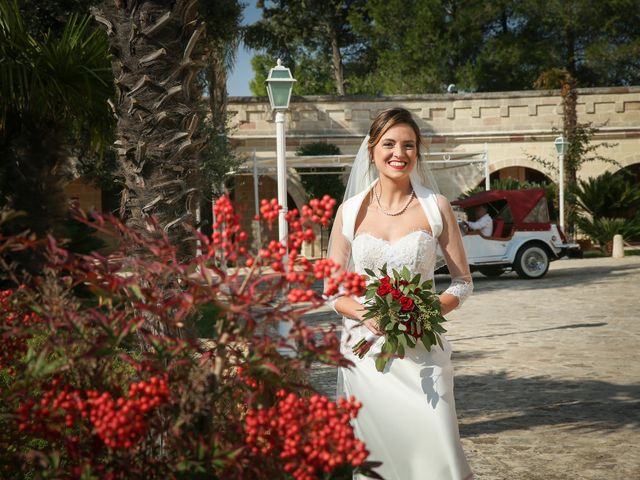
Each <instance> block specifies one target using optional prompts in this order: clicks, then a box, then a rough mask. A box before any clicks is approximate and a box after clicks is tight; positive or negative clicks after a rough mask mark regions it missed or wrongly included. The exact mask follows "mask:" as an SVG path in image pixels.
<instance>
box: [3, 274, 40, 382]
mask: <svg viewBox="0 0 640 480" xmlns="http://www.w3.org/2000/svg"><path fill="white" fill-rule="evenodd" d="M21 288H22V287H21ZM14 294H15V291H14V290H0V369H6V370H7V372H8V373H9V374H11V375H13V374H14V373H15V365H16V363H17V362H18V361H19V360H20V358H22V356H23V355H24V353H25V352H26V351H27V341H28V340H29V339H30V338H31V335H30V334H29V333H28V330H29V328H30V327H32V326H33V325H36V324H37V323H39V322H40V321H41V319H40V317H39V316H38V315H36V314H35V313H33V312H29V313H23V312H21V311H20V309H19V308H18V307H17V306H16V305H15V304H14V302H13V298H12V297H14Z"/></svg>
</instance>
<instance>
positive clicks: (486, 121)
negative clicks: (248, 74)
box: [228, 87, 640, 184]
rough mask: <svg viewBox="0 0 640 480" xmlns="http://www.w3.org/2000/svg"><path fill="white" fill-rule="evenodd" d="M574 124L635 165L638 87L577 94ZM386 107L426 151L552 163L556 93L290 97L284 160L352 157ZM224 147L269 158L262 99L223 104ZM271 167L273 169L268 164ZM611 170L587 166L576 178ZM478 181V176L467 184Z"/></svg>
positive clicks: (558, 122) (558, 110) (494, 162)
mask: <svg viewBox="0 0 640 480" xmlns="http://www.w3.org/2000/svg"><path fill="white" fill-rule="evenodd" d="M578 92H579V96H578V105H577V109H578V120H579V121H580V122H592V123H593V124H594V125H596V126H600V133H599V134H598V135H597V136H596V137H595V142H602V141H607V142H612V143H615V144H616V145H615V146H614V147H613V148H611V149H608V150H606V156H608V157H610V158H613V159H615V160H617V161H618V162H620V164H622V165H623V166H627V165H631V164H634V163H639V162H640V153H639V150H640V149H639V148H638V147H640V87H615V88H590V89H580V90H578ZM390 106H402V107H405V108H407V109H409V110H410V111H412V112H413V114H414V116H415V118H416V119H417V121H418V123H419V125H420V128H421V130H422V133H423V134H424V135H425V137H426V138H427V140H428V142H429V144H430V149H431V150H438V151H451V152H477V151H482V150H483V149H484V148H485V145H486V151H487V153H488V157H489V161H490V171H491V172H494V171H497V170H500V169H503V168H507V167H515V166H520V167H529V168H533V169H536V170H541V166H540V165H539V164H538V163H535V162H532V161H531V160H530V159H529V158H528V156H529V155H537V156H540V157H542V158H546V159H549V160H554V159H555V149H554V146H553V139H554V138H555V137H556V136H557V130H556V131H554V129H560V128H561V127H562V105H561V98H560V94H559V91H556V90H546V91H521V92H492V93H463V94H433V95H398V96H392V97H345V98H338V97H325V96H308V97H295V98H294V99H293V100H292V103H291V107H290V109H289V111H288V112H287V114H286V128H287V156H294V155H295V150H296V148H297V147H298V146H300V145H302V144H304V143H311V142H316V141H326V142H329V143H334V144H336V145H338V146H339V147H340V148H341V149H342V152H343V153H344V154H355V152H356V151H357V148H358V146H359V144H360V142H361V140H362V137H363V136H364V135H365V134H366V132H367V130H368V128H369V125H370V124H371V121H372V119H373V118H374V117H375V116H376V114H377V113H378V112H379V111H381V110H383V109H385V108H388V107H390ZM228 108H229V113H230V116H231V121H232V129H233V130H232V132H233V133H232V141H233V143H234V145H235V146H236V147H237V149H238V151H239V152H241V153H245V154H247V155H249V154H252V153H253V151H254V150H255V152H256V155H257V156H258V158H260V159H270V158H271V159H272V158H273V157H274V156H275V125H274V123H273V118H272V113H271V111H270V107H269V103H268V101H267V99H266V98H259V97H232V98H230V101H229V107H228ZM274 163H275V161H274ZM611 168H615V167H612V166H611V165H608V164H597V163H594V164H588V165H585V166H584V168H583V169H582V171H581V172H580V175H581V176H593V175H597V174H598V173H600V172H602V171H604V170H606V169H611ZM483 177H484V174H483V172H481V171H479V172H477V174H476V175H475V178H473V179H471V181H470V183H476V184H477V183H479V182H480V181H481V180H482V178H483Z"/></svg>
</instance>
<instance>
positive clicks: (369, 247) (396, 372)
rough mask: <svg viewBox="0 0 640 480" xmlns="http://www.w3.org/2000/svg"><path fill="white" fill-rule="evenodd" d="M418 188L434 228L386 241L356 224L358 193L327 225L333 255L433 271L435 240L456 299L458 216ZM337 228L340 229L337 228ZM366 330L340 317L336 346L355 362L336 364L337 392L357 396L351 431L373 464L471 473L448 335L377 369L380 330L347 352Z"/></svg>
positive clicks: (358, 267)
mask: <svg viewBox="0 0 640 480" xmlns="http://www.w3.org/2000/svg"><path fill="white" fill-rule="evenodd" d="M425 190H426V189H425ZM416 193H417V194H418V195H419V200H420V201H421V204H422V206H423V207H424V211H425V213H426V217H427V218H428V220H429V225H430V227H431V231H432V232H434V233H433V234H432V233H431V232H429V231H426V229H413V230H411V229H409V230H408V231H407V233H406V234H405V235H403V236H401V237H399V238H398V239H396V240H395V241H393V242H390V241H387V240H383V239H382V238H380V237H381V235H379V234H377V233H375V232H371V231H363V229H362V228H359V229H358V231H357V232H356V231H355V230H356V228H355V216H356V215H357V212H358V211H359V209H360V204H361V202H362V198H360V199H357V198H356V199H355V200H353V201H352V200H350V201H348V202H347V203H345V204H344V205H343V207H344V208H343V209H342V210H343V212H342V213H341V212H340V211H339V212H338V216H337V217H336V222H335V223H334V232H332V243H334V245H332V256H333V258H334V259H336V260H338V261H340V262H341V263H343V264H349V265H351V268H352V269H353V270H354V271H356V272H358V273H361V274H364V273H365V272H364V270H365V268H368V269H371V270H373V271H375V272H378V270H379V269H380V268H381V267H382V266H383V265H384V264H387V267H388V268H389V269H391V268H395V269H401V268H402V267H403V266H406V267H407V268H408V269H409V270H410V271H411V272H412V273H414V274H415V273H420V274H421V276H422V278H423V280H424V279H432V278H433V272H434V266H435V262H436V249H437V245H438V243H440V246H441V249H442V251H443V254H444V256H445V258H446V260H447V263H448V265H449V269H450V270H453V271H452V272H451V273H452V278H453V282H452V284H451V286H450V287H449V288H448V289H447V290H446V291H447V292H448V293H451V294H454V295H456V296H458V297H459V298H460V300H461V301H462V300H464V298H465V297H466V296H467V295H468V294H469V293H470V292H471V289H472V283H471V277H470V274H469V273H468V265H466V257H465V255H464V250H463V248H462V246H461V240H460V241H459V242H458V238H457V237H455V235H457V236H458V237H459V231H458V230H457V229H458V226H457V223H456V222H455V219H454V218H453V214H452V212H450V207H449V211H446V212H443V214H442V215H439V214H440V212H439V211H438V210H439V209H438V200H437V197H436V195H434V194H433V192H431V191H430V190H426V191H420V192H419V191H417V190H416ZM349 202H351V203H349ZM447 205H448V203H447ZM343 217H344V222H345V223H344V225H343ZM336 224H337V225H336ZM352 224H353V225H352ZM336 227H337V231H336ZM400 227H401V225H399V228H400ZM454 229H455V231H454ZM341 230H342V233H343V235H338V234H337V232H340V231H341ZM438 234H439V235H438ZM448 235H453V236H454V240H453V241H450V239H449V238H447V236H448ZM443 239H444V240H445V241H444V242H443ZM456 249H459V250H460V251H456ZM347 257H350V259H351V262H349V261H348V260H347ZM458 267H459V268H458ZM457 270H459V271H457ZM358 300H359V301H360V302H362V301H363V299H362V298H360V299H358ZM445 327H446V324H445ZM367 332H368V329H367V328H366V327H365V326H364V325H362V324H360V323H359V322H358V321H357V320H352V319H350V318H347V317H343V333H342V340H341V349H342V353H343V354H344V355H345V356H346V357H347V358H348V359H350V360H351V361H352V362H353V363H354V364H355V367H352V368H341V369H340V370H339V375H338V395H344V396H347V397H348V396H351V395H353V396H355V397H356V398H357V399H358V400H359V401H360V402H362V405H363V406H362V409H361V410H360V413H359V414H358V417H357V419H356V420H355V421H354V422H353V423H354V428H355V432H356V435H357V436H358V437H359V438H360V439H362V440H363V441H364V442H365V443H366V446H367V448H368V450H369V452H370V456H369V460H372V461H380V462H382V465H381V466H380V467H379V468H377V469H376V470H375V471H376V472H377V473H378V474H380V475H381V476H382V477H383V478H385V479H386V480H427V479H432V480H463V479H464V480H468V479H470V478H472V474H471V470H470V468H469V465H468V464H467V461H466V459H465V456H464V452H463V450H462V446H461V444H460V437H459V433H458V422H457V418H456V409H455V402H454V397H453V367H452V364H451V359H450V357H451V347H450V345H449V342H448V341H447V340H446V339H445V338H444V337H443V346H444V349H441V348H439V347H438V346H434V347H432V349H431V352H428V351H427V350H426V349H425V348H424V346H423V345H422V344H421V343H420V342H419V343H418V345H417V346H416V348H414V349H407V352H406V356H405V358H404V359H399V358H396V359H392V360H390V361H389V362H388V364H387V367H386V368H385V370H384V372H378V371H377V370H376V367H375V358H376V355H378V354H379V353H380V349H381V347H382V344H383V343H384V339H383V338H378V340H376V341H375V343H374V344H373V346H372V347H371V349H370V351H369V352H368V353H367V354H366V355H365V357H364V358H362V359H360V358H358V357H357V356H355V355H354V354H353V352H352V348H353V345H355V344H356V343H357V342H358V341H359V340H360V339H361V338H363V337H364V336H365V335H366V333H367ZM359 478H364V477H359Z"/></svg>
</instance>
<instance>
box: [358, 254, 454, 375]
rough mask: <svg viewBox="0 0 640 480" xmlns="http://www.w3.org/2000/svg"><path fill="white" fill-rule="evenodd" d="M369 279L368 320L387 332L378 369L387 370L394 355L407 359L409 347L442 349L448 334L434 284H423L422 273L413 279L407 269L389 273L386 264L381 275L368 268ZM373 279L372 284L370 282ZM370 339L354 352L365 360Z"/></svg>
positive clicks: (429, 282) (366, 339) (377, 360)
mask: <svg viewBox="0 0 640 480" xmlns="http://www.w3.org/2000/svg"><path fill="white" fill-rule="evenodd" d="M365 272H366V274H367V275H368V280H370V283H369V284H368V285H367V290H366V293H365V304H364V305H365V307H366V309H367V312H366V313H365V315H364V318H365V320H366V319H370V318H376V319H377V320H378V326H379V329H380V330H381V331H382V332H384V344H383V345H382V353H381V355H379V356H378V358H376V369H377V370H378V371H379V372H382V371H383V370H384V367H385V366H386V365H387V362H388V361H389V359H390V358H391V357H392V356H398V357H399V358H404V354H405V349H406V348H407V347H409V348H414V347H415V346H416V344H417V342H419V341H420V342H422V344H423V345H424V346H425V348H426V349H427V350H428V351H431V346H432V345H435V344H438V345H439V346H440V348H442V341H441V340H440V334H441V333H444V332H446V330H445V329H444V327H443V326H442V323H444V322H445V321H446V320H445V318H444V317H443V316H442V312H441V308H440V299H439V297H438V295H437V294H436V293H434V292H433V291H432V286H433V282H432V281H431V280H426V281H424V282H422V283H420V274H417V275H415V276H413V277H412V276H411V272H409V269H408V268H407V267H403V268H402V270H401V271H400V272H398V271H396V270H392V275H391V276H389V274H388V273H387V265H386V264H385V265H384V266H383V267H382V268H381V269H380V273H381V276H377V275H376V274H375V273H374V272H373V271H371V270H369V269H366V270H365ZM371 280H372V281H371ZM370 347H371V340H370V339H369V338H363V339H362V340H360V341H359V342H358V343H357V344H356V345H355V346H354V347H353V352H354V353H355V354H356V355H358V357H360V358H362V357H364V355H365V354H366V353H367V352H368V351H369V348H370Z"/></svg>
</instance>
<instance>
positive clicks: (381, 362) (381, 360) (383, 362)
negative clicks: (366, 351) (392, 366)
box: [376, 355, 389, 372]
mask: <svg viewBox="0 0 640 480" xmlns="http://www.w3.org/2000/svg"><path fill="white" fill-rule="evenodd" d="M388 360H389V359H388V358H386V357H383V356H382V355H380V356H378V358H376V370H378V371H379V372H382V371H383V370H384V367H386V366H387V361H388Z"/></svg>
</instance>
